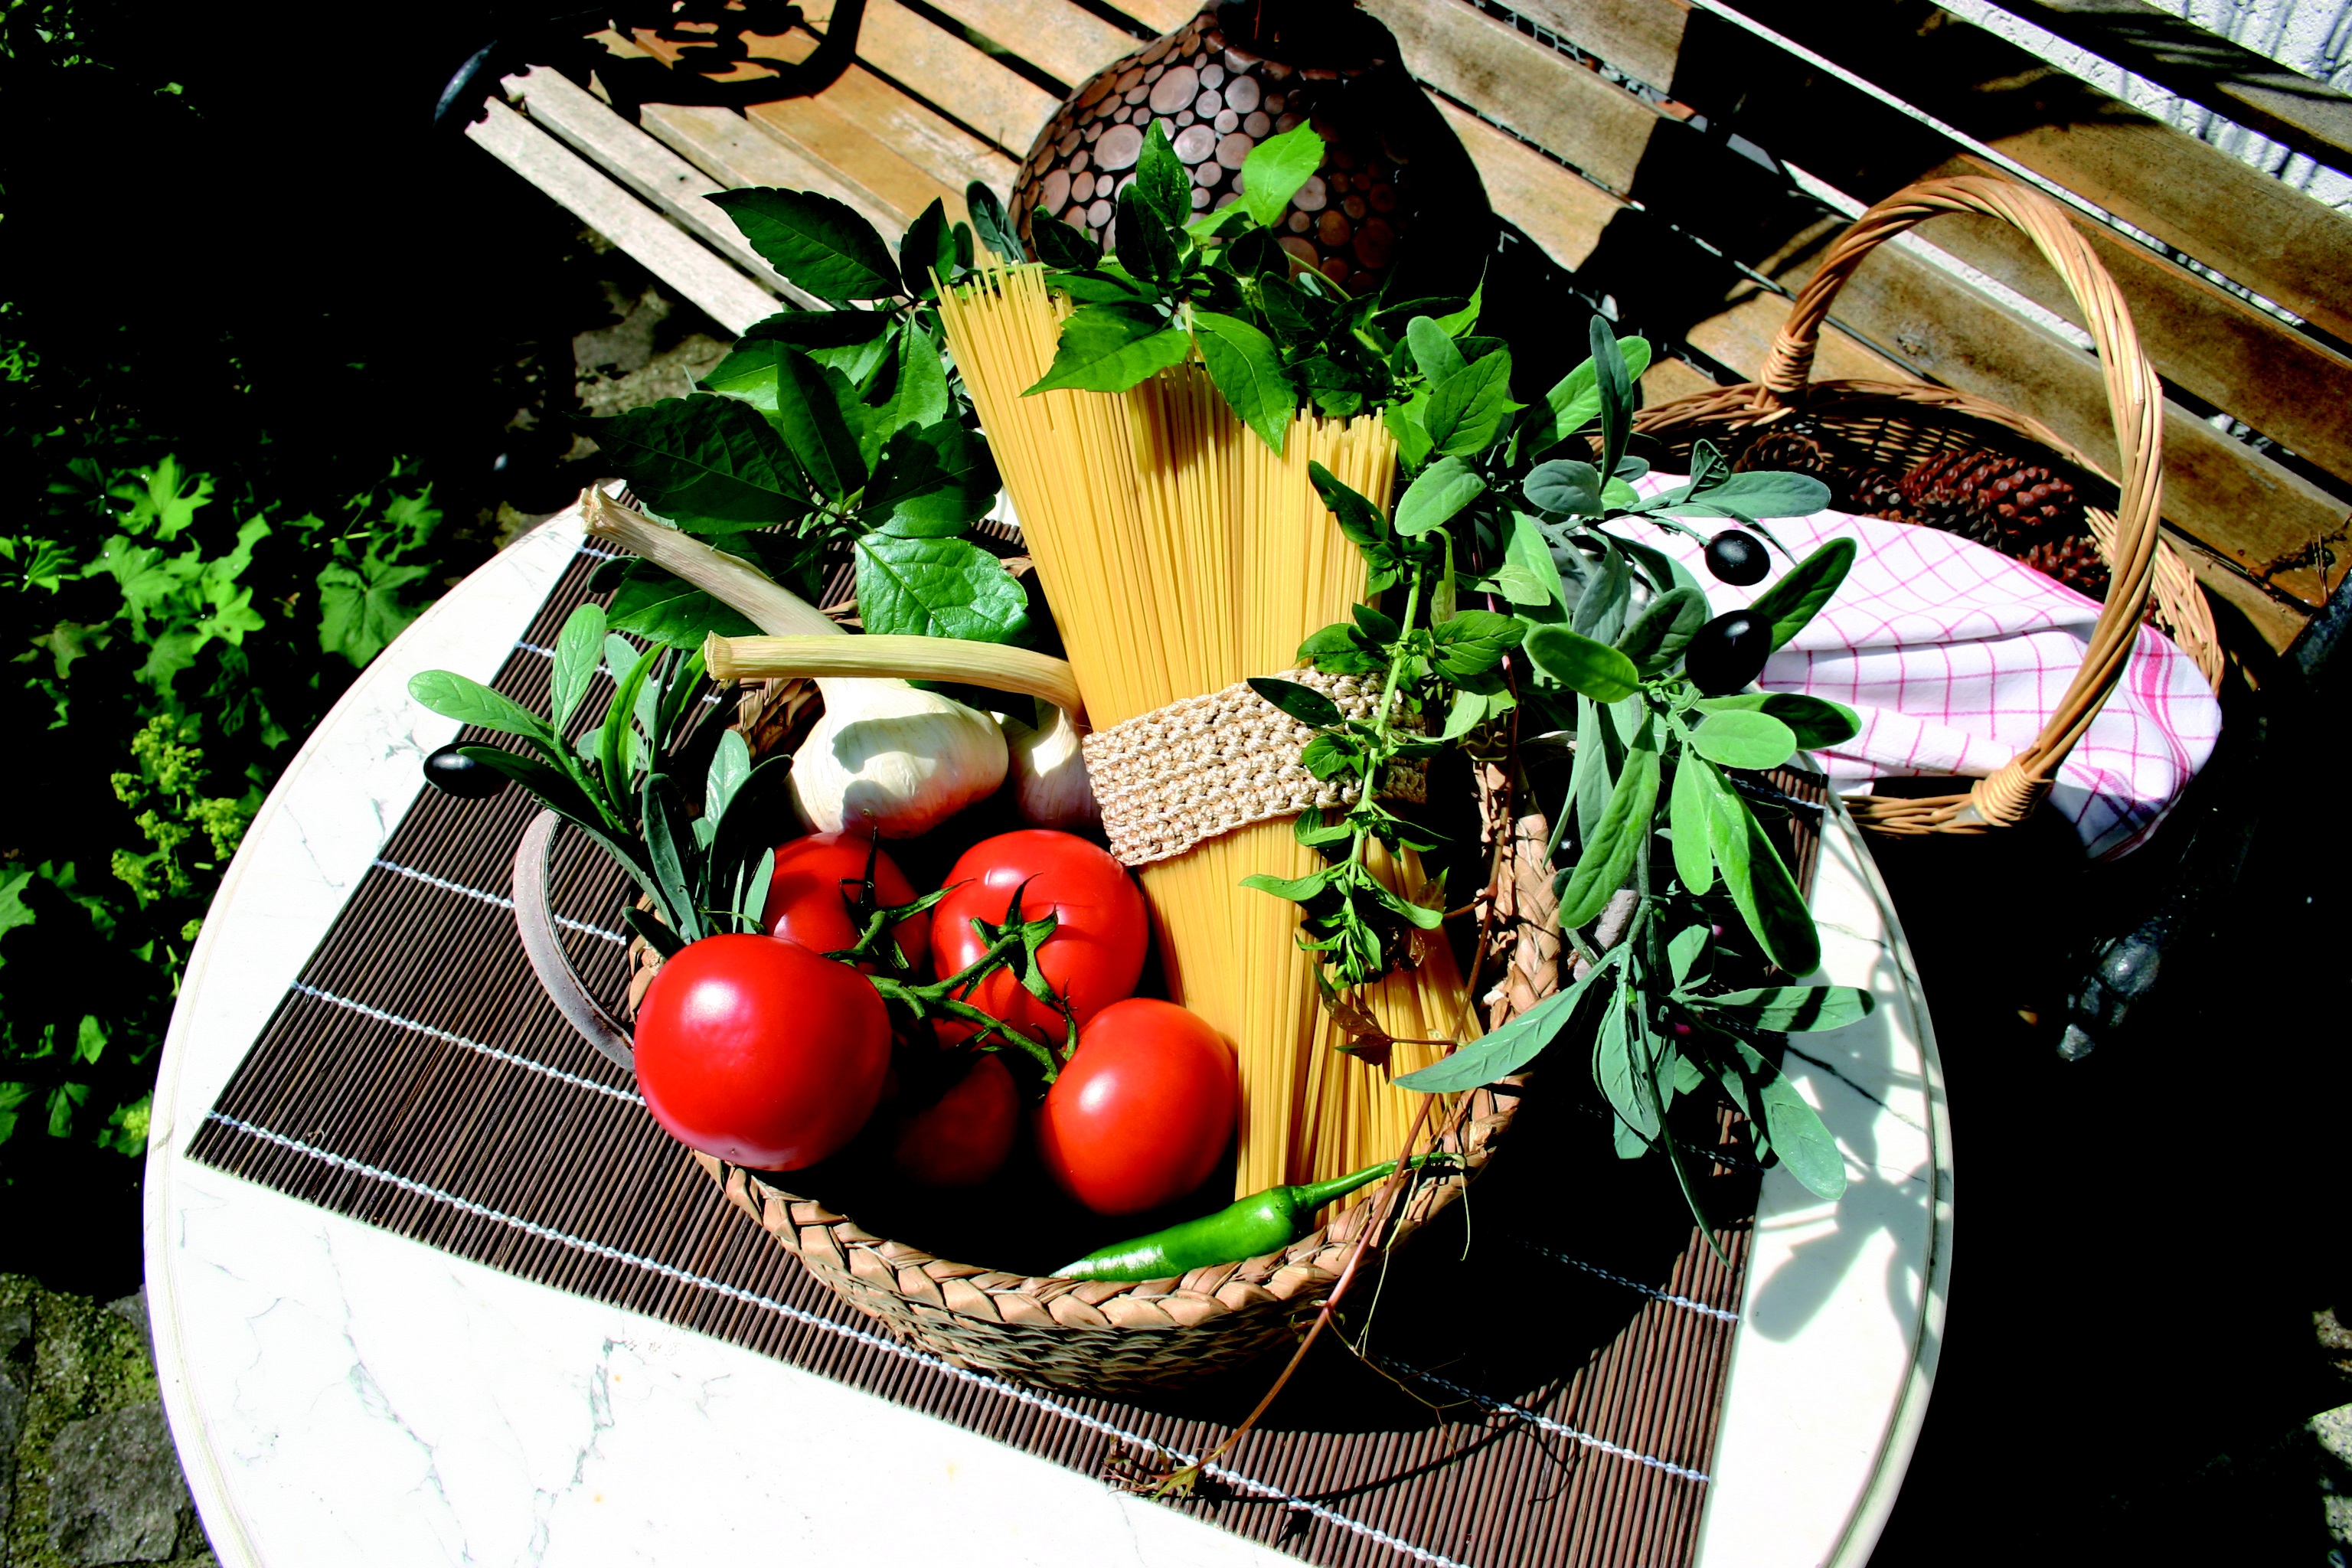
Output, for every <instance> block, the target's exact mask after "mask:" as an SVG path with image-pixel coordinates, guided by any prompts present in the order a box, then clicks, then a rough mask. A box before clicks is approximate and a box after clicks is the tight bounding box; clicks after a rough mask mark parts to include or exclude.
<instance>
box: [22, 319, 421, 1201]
mask: <svg viewBox="0 0 2352 1568" xmlns="http://www.w3.org/2000/svg"><path fill="white" fill-rule="evenodd" d="M25 357H26V356H25V354H24V353H21V352H20V353H18V354H17V355H16V358H17V362H18V363H20V364H21V363H23V361H24V359H25ZM23 434H24V433H23V432H22V431H12V432H11V435H12V437H17V438H19V439H20V440H21V438H22V437H23ZM77 437H78V438H77ZM126 437H127V438H126ZM138 439H139V438H138V436H137V434H136V432H135V431H90V430H82V431H58V432H50V433H48V435H47V438H46V439H44V440H41V441H37V442H35V443H33V444H32V450H31V454H30V455H31V456H32V457H33V458H35V462H34V463H33V464H28V465H27V470H28V471H22V472H20V473H19V474H18V475H17V476H16V493H17V500H18V503H19V504H18V505H17V507H16V509H15V510H13V511H12V512H11V513H10V514H9V516H8V519H7V521H6V523H5V524H0V528H5V531H0V611H5V624H6V625H7V626H10V627H12V628H13V630H12V631H11V632H10V634H9V635H10V636H12V637H15V638H16V647H15V650H14V651H13V652H10V653H9V654H7V655H6V657H7V658H8V659H9V666H10V668H11V671H12V678H11V679H8V680H7V681H5V683H0V692H5V713H6V717H7V719H8V721H10V723H11V726H12V729H13V732H15V733H16V734H17V735H18V736H19V737H21V740H20V750H19V752H18V756H17V761H16V766H17V770H18V774H19V778H18V789H19V792H20V794H21V795H22V796H23V799H24V804H25V809H24V810H22V811H20V812H19V813H17V814H16V817H15V820H14V821H13V822H12V824H11V826H10V829H9V832H8V835H7V836H6V837H5V840H0V854H5V860H0V1142H6V1140H7V1139H8V1138H10V1137H11V1136H22V1135H25V1134H26V1133H28V1132H38V1133H42V1134H46V1135H48V1136H53V1137H59V1138H65V1137H81V1138H88V1139H91V1140H94V1141H95V1142H99V1143H100V1144H101V1145H103V1146H105V1147H107V1148H110V1149H114V1150H117V1151H119V1152H122V1153H124V1154H127V1155H137V1154H140V1153H142V1152H144V1150H145V1147H146V1138H147V1123H148V1114H149V1097H148V1089H149V1086H150V1084H151V1083H152V1077H153V1071H154V1068H153V1058H154V1053H155V1050H156V1048H157V1047H158V1046H159V1045H160V1044H161V1043H162V1038H163V1026H164V1025H165V1023H166V1022H167V1020H168V1018H169V1016H170V1011H171V1005H172V1001H173V996H174V994H175V993H176V990H177V987H178V983H179V976H180V972H181V969H182V967H183V965H184V963H186V960H187V956H188V953H189V951H190V949H191V948H192V946H193V945H194V941H195V938H196V936H197V933H198V931H199V930H200V929H201V925H202V919H203V915H204V911H205V906H206V904H207V903H208V902H209V900H210V899H211V896H212V892H213V889H214V888H215V886H216V885H217V883H218V882H219V879H220V877H221V874H222V873H223V872H224V871H225V870H226V868H227V864H228V860H229V858H230V857H231V856H232V855H234V854H235V853H236V847H237V845H238V843H239V841H240V840H241V839H242V838H243V837H244V834H245V830H246V828H247V826H248V825H249V824H250V823H251V822H252V820H253V817H254V815H255V813H256V812H257V811H258V810H259V808H260V805H261V801H262V797H263V795H265V793H266V792H267V790H268V784H269V783H270V782H271V781H272V780H273V779H274V778H275V777H276V775H277V773H278V769H279V768H280V767H282V766H283V765H284V763H285V762H286V761H287V760H288V758H289V756H290V755H291V753H292V751H293V747H294V745H295V744H296V742H297V741H298V739H299V736H300V735H301V734H302V733H303V732H304V731H307V730H308V729H309V728H310V726H311V725H312V724H313V723H315V722H316V721H318V719H319V718H320V716H321V715H322V714H323V713H324V712H325V710H326V708H327V707H328V706H329V705H330V704H331V702H332V701H333V700H334V698H335V697H336V695H338V694H339V693H340V691H341V689H342V686H343V685H344V683H345V682H346V681H348V679H350V677H351V675H352V672H353V671H355V670H356V669H357V668H360V667H362V666H363V665H365V664H366V663H367V661H368V660H369V659H371V658H374V657H375V655H376V654H377V653H378V652H380V651H382V649H383V647H384V645H385V644H386V643H388V642H389V641H390V640H391V639H392V638H393V637H395V636H397V635H398V634H399V632H400V630H401V629H402V628H403V627H404V626H406V625H407V624H408V623H409V622H410V621H411V620H413V619H414V618H415V616H416V614H417V613H418V611H419V609H420V608H421V607H422V605H421V600H422V598H423V596H424V595H423V592H422V590H423V589H424V588H425V584H426V583H427V581H428V580H430V579H435V578H436V577H437V576H438V575H439V574H440V573H441V571H442V570H443V565H442V562H441V560H440V557H439V555H438V553H437V551H438V547H439V541H438V539H437V537H436V535H437V530H438V525H439V523H440V520H441V514H440V512H439V510H437V509H436V508H435V506H434V505H433V503H432V498H431V492H430V490H429V489H427V488H425V486H423V485H421V484H420V483H418V482H417V481H416V480H415V479H414V477H413V476H412V475H411V474H410V473H409V472H408V471H407V470H406V469H405V468H404V467H402V466H400V465H394V468H393V470H392V472H391V474H390V476H389V478H388V479H386V480H385V481H384V482H383V484H381V485H379V486H377V487H375V488H373V489H370V490H367V491H364V492H362V493H361V494H359V495H356V496H352V497H350V498H349V499H348V500H346V501H345V502H344V503H343V504H342V505H341V507H340V508H337V509H334V510H333V511H332V512H331V516H329V517H321V516H320V514H319V513H318V512H317V511H304V512H301V513H299V515H289V514H288V513H287V511H286V510H284V509H281V508H274V507H272V506H270V505H269V504H268V503H267V502H265V501H263V500H260V499H259V498H258V497H257V496H256V495H255V494H254V493H253V492H252V490H251V489H250V488H249V487H244V486H239V485H237V484H236V483H235V482H234V481H231V480H228V479H224V478H223V477H221V476H217V475H214V474H208V473H202V472H197V471H195V470H194V469H192V468H189V467H187V466H185V465H184V464H183V463H182V462H181V461H180V460H179V459H178V458H176V457H175V456H173V455H171V454H169V453H165V454H163V455H160V456H156V457H154V458H152V459H150V460H140V461H121V460H120V459H121V455H124V454H126V451H135V450H136V449H137V445H138ZM77 448H79V452H77ZM20 449H21V448H20ZM43 458H46V459H47V462H46V463H42V462H40V461H39V459H43ZM34 475H39V476H40V478H39V479H37V482H36V483H35V484H34V485H32V486H31V487H26V485H25V483H24V481H25V479H28V478H32V477H33V476H34ZM27 488H29V489H30V492H31V493H29V494H26V493H25V492H26V489H27Z"/></svg>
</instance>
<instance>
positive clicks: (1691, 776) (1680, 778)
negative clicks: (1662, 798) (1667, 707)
mask: <svg viewBox="0 0 2352 1568" xmlns="http://www.w3.org/2000/svg"><path fill="white" fill-rule="evenodd" d="M1705 769H1706V763H1703V762H1701V761H1700V760H1699V759H1698V758H1696V757H1694V756H1692V755H1691V754H1690V753H1689V752H1684V753H1683V755H1682V757H1681V759H1680V760H1679V761H1677V762H1676V763H1675V788H1674V794H1673V795H1671V796H1670V797H1668V802H1667V825H1668V826H1671V827H1672V828H1673V829H1674V836H1675V876H1677V877H1679V878H1681V879H1682V884H1683V890H1684V891H1685V892H1686V893H1689V894H1691V895H1692V896H1694V897H1696V896H1697V895H1700V894H1703V893H1705V892H1706V890H1707V889H1709V888H1712V887H1714V886H1715V857H1714V856H1713V855H1712V854H1710V853H1709V852H1708V849H1707V837H1708V829H1707V812H1708V809H1709V807H1710V805H1711V796H1710V794H1709V787H1708V784H1707V779H1706V773H1705V771H1704V770H1705ZM1691 929H1692V930H1694V931H1699V933H1700V934H1701V935H1702V936H1704V935H1705V934H1706V931H1705V930H1704V928H1702V927H1696V926H1694V927H1692V928H1691ZM1675 940H1676V941H1680V940H1681V938H1680V937H1677V938H1676V939H1675Z"/></svg>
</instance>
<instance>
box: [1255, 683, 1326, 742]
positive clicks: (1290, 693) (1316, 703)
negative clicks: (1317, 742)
mask: <svg viewBox="0 0 2352 1568" xmlns="http://www.w3.org/2000/svg"><path fill="white" fill-rule="evenodd" d="M1249 684H1250V689H1251V690H1252V691H1255V692H1256V693H1257V694H1258V695H1259V696H1260V697H1263V698H1265V700H1267V701H1268V702H1271V703H1273V704H1274V705H1275V706H1276V708H1279V709H1281V710H1283V711H1284V712H1285V713H1287V714H1289V715H1290V716H1291V717H1292V718H1293V719H1296V720H1297V721H1299V722H1300V723H1302V724H1306V725H1308V726H1310V727H1311V728H1314V729H1317V730H1328V729H1331V728H1333V727H1335V726H1337V725H1339V723H1341V722H1343V721H1345V719H1346V717H1347V716H1346V715H1345V714H1343V713H1341V712H1340V711H1339V704H1338V703H1336V702H1334V701H1332V700H1330V699H1329V698H1328V697H1326V696H1324V695H1323V694H1322V693H1321V692H1319V691H1318V690H1316V689H1314V688H1313V687H1311V686H1301V685H1299V684H1298V682H1297V681H1295V680H1284V679H1280V678H1279V677H1277V676H1271V675H1254V676H1252V677H1250V683H1249Z"/></svg>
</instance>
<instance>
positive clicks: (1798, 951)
mask: <svg viewBox="0 0 2352 1568" xmlns="http://www.w3.org/2000/svg"><path fill="white" fill-rule="evenodd" d="M1709 782H1710V783H1711V784H1712V785H1713V788H1712V790H1711V792H1710V793H1711V795H1712V796H1713V798H1712V799H1711V801H1710V802H1709V810H1708V812H1707V847H1709V848H1710V849H1711V850H1713V851H1714V854H1715V863H1716V864H1717V866H1719V867H1721V868H1723V885H1724V889H1725V891H1727V892H1728V893H1729V894H1730V895H1731V901H1732V903H1733V905H1734V906H1735V907H1736V908H1738V910H1739V918H1740V919H1741V920H1742V921H1745V922H1747V926H1748V931H1751V932H1753V933H1754V935H1755V937H1756V941H1757V942H1758V944H1759V945H1760V946H1761V947H1762V948H1763V949H1764V955H1765V956H1766V957H1767V958H1769V959H1770V960H1771V961H1772V962H1773V963H1775V964H1777V965H1779V966H1780V969H1781V970H1782V971H1783V972H1785V973H1788V974H1789V975H1790V976H1791V977H1793V978H1796V979H1800V980H1801V979H1803V978H1804V977H1805V976H1806V975H1808V974H1811V973H1812V972H1813V971H1814V970H1816V969H1819V968H1820V967H1821V966H1822V944H1821V936H1820V933H1819V932H1817V931H1815V930H1814V929H1813V917H1812V913H1811V910H1808V909H1807V908H1806V907H1805V900H1804V897H1803V895H1802V894H1801V893H1799V892H1798V891H1797V882H1796V879H1795V878H1793V877H1791V876H1790V875H1789V868H1788V867H1787V866H1786V865H1785V864H1783V863H1782V861H1781V859H1780V851H1779V850H1778V849H1775V848H1774V847H1772V841H1771V840H1770V839H1769V838H1767V837H1765V836H1764V829H1763V828H1762V827H1761V826H1759V825H1758V823H1757V821H1756V814H1755V813H1754V812H1751V811H1749V810H1748V803H1747V802H1746V801H1744V800H1741V799H1740V798H1739V796H1738V794H1737V793H1736V792H1735V791H1733V790H1732V789H1731V788H1730V787H1729V786H1728V785H1727V784H1724V783H1723V782H1722V781H1721V780H1720V779H1719V778H1716V777H1714V776H1713V775H1709Z"/></svg>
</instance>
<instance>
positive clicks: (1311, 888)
mask: <svg viewBox="0 0 2352 1568" xmlns="http://www.w3.org/2000/svg"><path fill="white" fill-rule="evenodd" d="M1353 832H1354V830H1353V829H1352V828H1351V829H1349V833H1350V835H1351V836H1352V834H1353ZM1330 879H1331V874H1330V873H1329V872H1328V871H1316V872H1312V873H1310V874H1308V875H1307V876H1304V877H1294V878H1292V879H1289V880H1287V881H1286V880H1284V879H1282V878H1280V877H1269V876H1267V875H1265V873H1264V872H1258V873H1256V874H1255V875H1253V876H1248V877H1244V878H1243V879H1242V886H1243V887H1244V888H1249V889H1255V890H1256V891H1258V892H1261V893H1272V894H1273V895H1274V896H1275V897H1276V898H1277V899H1288V900H1290V901H1291V902H1292V903H1294V904H1303V903H1305V902H1306V901H1307V900H1309V899H1311V898H1314V897H1315V896H1316V895H1317V894H1318V893H1320V892H1321V891H1322V890H1323V889H1324V888H1325V886H1327V885H1328V883H1329V881H1330Z"/></svg>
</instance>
